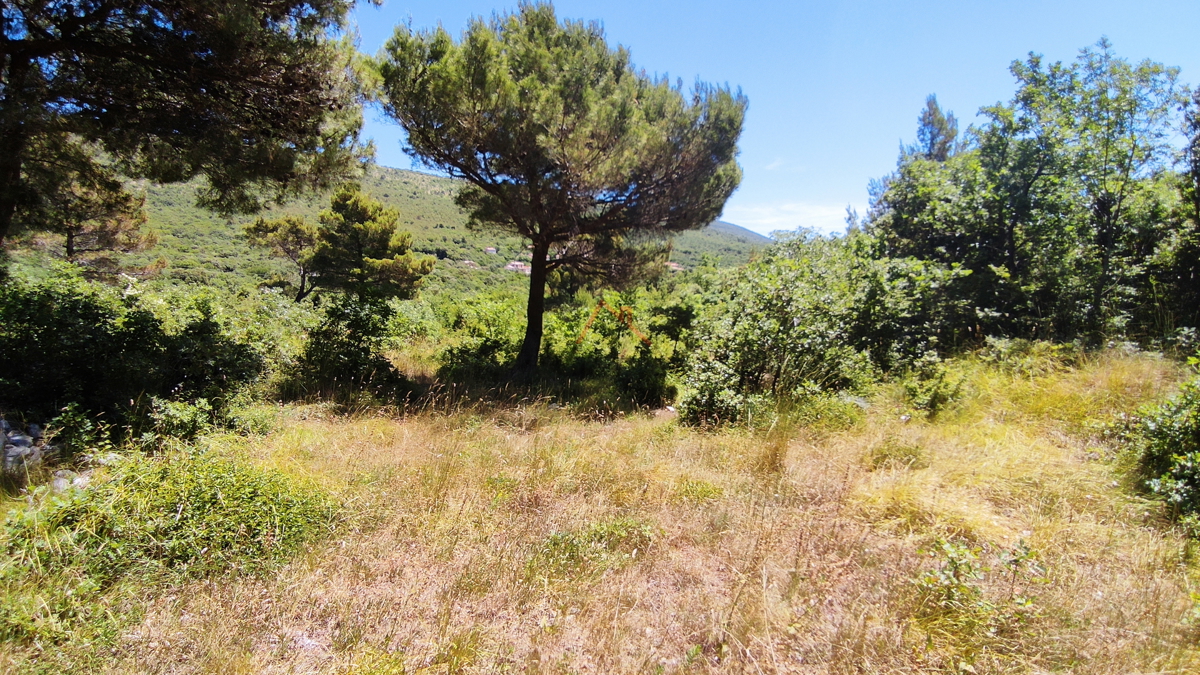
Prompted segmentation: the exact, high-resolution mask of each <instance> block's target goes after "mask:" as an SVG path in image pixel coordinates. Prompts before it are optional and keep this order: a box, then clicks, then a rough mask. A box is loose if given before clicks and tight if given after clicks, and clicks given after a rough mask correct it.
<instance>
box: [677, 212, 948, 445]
mask: <svg viewBox="0 0 1200 675" xmlns="http://www.w3.org/2000/svg"><path fill="white" fill-rule="evenodd" d="M959 274H960V273H959V272H958V271H957V270H954V269H945V268H941V267H938V266H936V265H932V264H929V263H923V262H919V261H915V260H890V259H882V260H879V259H874V258H872V251H871V240H870V238H869V237H867V236H866V235H861V234H860V235H851V236H848V237H845V238H841V239H824V238H821V237H816V236H800V237H797V238H795V239H792V240H789V241H786V242H784V243H782V244H779V245H777V246H775V247H774V248H773V249H771V250H770V251H768V253H767V254H766V255H765V256H764V257H763V258H762V259H761V260H759V261H757V262H754V263H751V264H750V265H748V266H747V267H746V268H744V269H742V270H739V271H738V272H737V273H736V274H735V275H733V276H732V277H731V278H729V279H726V280H725V282H724V288H722V289H720V290H719V291H718V292H717V293H716V294H715V297H716V298H717V299H716V300H715V301H714V302H713V303H712V304H711V305H710V306H709V307H708V308H707V309H706V310H705V311H704V312H702V314H701V316H700V317H699V319H698V320H697V322H696V328H695V330H694V331H693V333H692V334H691V337H690V339H689V343H690V344H691V345H692V352H691V356H690V358H689V361H688V365H687V367H686V369H685V373H684V378H683V381H684V394H683V398H682V400H681V401H680V405H681V407H682V408H683V410H684V415H683V419H684V421H685V422H690V423H712V422H714V421H723V422H725V421H732V422H737V421H743V420H742V418H743V417H744V414H745V411H746V410H749V409H751V408H752V407H753V406H752V405H750V404H751V403H753V401H754V400H755V399H756V398H764V397H765V398H766V399H768V400H774V401H778V402H786V401H788V400H795V399H805V398H809V397H811V396H813V395H815V394H818V393H822V392H823V393H826V394H828V393H836V392H856V391H861V390H863V389H864V388H865V387H867V386H868V385H869V384H871V383H872V382H873V381H875V380H876V379H877V378H878V377H879V375H880V374H881V373H886V372H890V371H894V370H902V369H904V368H907V367H908V366H909V365H911V364H913V363H915V362H917V361H918V360H919V359H921V358H922V357H923V356H924V355H925V354H927V353H928V352H930V351H934V352H935V353H936V350H937V349H938V348H939V343H938V337H939V334H940V333H942V332H943V331H944V330H945V329H946V328H947V327H946V325H945V323H946V321H947V319H948V317H950V316H953V315H954V314H953V312H952V311H951V310H952V308H951V307H948V306H947V305H946V303H945V302H944V301H943V300H944V299H943V297H942V296H943V292H942V291H943V289H944V287H945V285H946V283H947V282H948V281H949V280H951V279H953V278H955V277H956V276H957V275H959ZM739 411H742V412H739Z"/></svg>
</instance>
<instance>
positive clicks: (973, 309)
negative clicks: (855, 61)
mask: <svg viewBox="0 0 1200 675" xmlns="http://www.w3.org/2000/svg"><path fill="white" fill-rule="evenodd" d="M1012 73H1013V75H1014V77H1015V78H1016V80H1017V92H1016V94H1015V95H1014V97H1013V99H1012V100H1011V101H1010V102H1008V103H1004V104H997V105H994V106H989V107H985V108H983V109H982V111H981V112H982V115H983V116H984V118H985V120H984V122H983V123H982V124H980V125H979V126H976V127H972V128H970V129H968V130H967V131H966V133H965V134H964V136H963V137H962V138H957V139H956V127H955V126H954V125H951V124H949V123H948V120H952V119H953V116H952V115H950V116H947V115H944V114H943V113H942V112H941V111H940V109H939V108H938V107H937V104H936V100H935V99H932V98H931V107H930V108H929V109H928V110H927V111H926V114H923V115H922V118H921V126H920V129H919V130H918V136H919V137H921V138H931V137H937V136H939V135H941V136H948V142H946V143H942V144H941V146H940V148H941V149H940V151H938V152H933V151H931V150H929V149H928V148H924V147H922V144H920V143H918V144H917V146H915V147H912V148H908V149H906V150H905V152H904V153H902V155H901V157H900V161H899V163H898V166H897V169H896V171H895V172H894V173H892V174H890V175H889V176H886V177H885V178H884V179H883V180H881V181H878V182H875V183H874V184H873V185H872V201H871V209H870V212H869V213H868V214H867V218H866V220H865V222H864V223H863V226H864V227H865V229H866V230H867V231H869V232H871V233H872V234H874V235H875V236H876V237H877V241H878V245H879V255H881V256H888V257H915V258H919V259H921V260H927V261H930V262H934V263H939V264H951V263H957V264H960V265H961V266H962V267H963V269H965V270H969V271H970V272H971V274H969V275H962V276H960V277H957V278H956V279H954V280H953V283H952V284H951V285H950V287H949V293H948V297H950V298H952V299H954V300H956V301H957V306H958V308H959V312H960V313H959V314H958V315H957V316H956V317H955V318H956V321H955V322H954V323H955V325H956V327H957V330H958V331H959V332H960V333H962V334H963V335H964V337H968V336H969V337H973V338H974V339H975V340H981V339H982V338H983V337H985V336H992V337H1006V338H1025V339H1038V340H1053V341H1072V340H1075V339H1083V340H1085V341H1086V342H1088V343H1089V344H1090V345H1092V346H1097V345H1101V344H1103V343H1104V342H1106V341H1108V340H1111V339H1133V340H1136V341H1139V342H1143V343H1150V344H1153V345H1155V346H1161V347H1168V348H1179V349H1182V350H1184V351H1185V352H1186V351H1187V350H1189V349H1191V348H1193V347H1194V346H1195V335H1196V333H1195V331H1196V327H1197V325H1198V322H1200V295H1197V293H1200V290H1198V289H1200V284H1198V283H1197V281H1198V280H1200V200H1198V199H1197V198H1196V194H1197V186H1200V163H1198V162H1197V159H1196V156H1197V154H1196V151H1197V149H1198V148H1200V146H1198V145H1197V143H1200V122H1198V120H1200V117H1197V114H1198V112H1200V94H1196V95H1195V96H1194V97H1193V98H1192V100H1191V101H1188V100H1187V97H1186V89H1185V88H1183V87H1181V86H1180V85H1179V84H1178V82H1177V75H1178V69H1174V68H1167V67H1165V66H1163V65H1162V64H1159V63H1154V62H1151V61H1148V60H1147V61H1142V62H1140V63H1131V62H1129V61H1127V60H1125V59H1122V58H1119V57H1117V56H1116V55H1115V54H1114V53H1113V51H1112V47H1111V45H1110V44H1109V43H1108V42H1106V41H1103V40H1102V41H1101V42H1099V43H1098V44H1097V45H1096V46H1094V47H1092V48H1088V49H1085V50H1083V51H1082V52H1081V53H1080V55H1079V58H1078V59H1077V60H1076V61H1075V62H1073V63H1067V64H1064V63H1052V64H1051V63H1046V62H1044V61H1043V60H1042V59H1041V58H1040V57H1038V56H1036V55H1035V56H1030V57H1029V59H1027V60H1026V61H1023V62H1021V61H1019V62H1015V63H1014V64H1013V65H1012ZM1180 110H1183V111H1184V115H1183V116H1182V117H1180V116H1179V115H1178V112H1179V111H1180ZM1180 132H1182V135H1183V136H1184V138H1186V139H1187V143H1186V144H1185V145H1184V147H1182V148H1180V147H1176V146H1175V145H1173V141H1174V140H1175V139H1177V138H1179V136H1180ZM1179 169H1181V170H1179Z"/></svg>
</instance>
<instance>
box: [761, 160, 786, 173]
mask: <svg viewBox="0 0 1200 675" xmlns="http://www.w3.org/2000/svg"><path fill="white" fill-rule="evenodd" d="M781 166H783V159H776V160H775V161H774V162H771V163H770V164H768V165H766V166H765V167H763V168H764V169H766V170H767V171H774V170H775V169H778V168H779V167H781Z"/></svg>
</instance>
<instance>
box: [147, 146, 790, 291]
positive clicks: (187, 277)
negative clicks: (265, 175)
mask: <svg viewBox="0 0 1200 675" xmlns="http://www.w3.org/2000/svg"><path fill="white" fill-rule="evenodd" d="M141 189H142V190H144V192H145V194H146V211H147V214H148V216H149V223H148V224H147V228H148V229H151V230H153V231H155V232H156V233H157V234H158V238H159V244H158V246H156V247H155V248H153V249H151V250H149V251H145V252H143V253H140V254H137V256H135V260H134V261H135V262H136V263H138V264H143V265H144V264H149V263H151V262H153V261H154V260H156V259H158V258H160V257H161V258H163V259H164V260H165V261H166V263H167V266H166V267H165V268H164V269H163V271H162V274H161V278H162V279H164V280H167V281H170V280H178V281H182V282H188V283H204V284H217V285H221V286H230V285H237V284H240V283H242V282H246V281H258V282H261V281H267V280H269V279H271V278H272V277H275V276H278V275H283V274H286V273H287V271H288V270H287V267H286V265H285V264H284V263H283V262H282V261H280V260H276V259H272V258H269V257H268V256H267V255H266V253H265V252H264V251H261V250H257V249H254V248H251V247H250V246H248V245H247V243H246V240H245V239H244V238H243V236H242V227H243V225H244V224H245V223H247V222H249V220H250V219H249V218H234V219H232V220H230V219H225V218H221V217H219V216H216V215H213V214H212V213H210V212H208V211H205V210H203V209H200V208H197V207H196V206H195V194H194V189H195V188H194V186H192V185H144V186H142V187H141ZM363 189H364V190H365V191H366V192H367V193H369V194H370V195H371V196H373V197H375V198H377V199H379V200H380V201H382V202H383V203H385V204H386V205H388V206H391V207H394V208H396V209H397V210H399V211H400V226H401V228H402V229H404V230H407V231H409V232H412V234H413V239H414V243H413V247H414V248H415V249H416V250H418V251H421V252H424V253H428V254H430V255H435V256H437V258H438V260H439V262H438V264H437V266H436V267H435V270H434V273H433V276H432V278H431V279H430V280H429V282H428V283H427V284H426V287H427V288H428V289H430V290H435V289H437V288H439V287H445V286H447V285H449V286H454V287H459V288H463V289H464V290H465V289H466V288H470V287H476V288H477V287H480V286H483V285H492V284H494V283H496V282H497V281H501V280H509V278H510V277H513V278H512V279H511V280H512V281H517V280H518V279H517V278H516V277H519V276H520V275H519V273H513V272H508V271H505V270H504V267H505V265H507V264H508V263H509V262H511V261H514V260H521V259H522V258H523V257H527V255H528V254H527V253H526V249H525V243H524V242H522V241H521V240H520V239H518V238H516V237H510V236H504V235H499V234H493V233H489V232H478V231H470V230H468V229H467V228H466V216H465V215H464V214H463V213H462V212H461V211H460V210H459V209H458V207H456V206H455V205H454V201H453V196H454V192H455V189H456V183H455V181H454V180H452V179H449V178H443V177H439V176H432V175H429V174H424V173H419V172H415V171H405V170H402V169H392V168H387V167H373V168H372V169H371V170H370V172H369V174H368V175H367V177H366V178H365V179H364V180H363ZM325 206H328V202H327V201H326V200H325V199H323V198H322V199H312V200H309V201H307V202H305V203H297V204H294V205H291V206H289V207H287V208H285V209H282V211H284V212H289V213H302V214H304V215H306V216H308V217H310V218H315V217H316V215H317V213H318V212H319V211H320V210H321V209H322V208H324V207H325ZM770 242H771V240H770V239H768V238H767V237H764V236H762V235H759V234H756V233H754V232H751V231H750V230H747V229H745V228H742V227H738V226H737V225H733V224H731V223H726V222H721V221H718V222H716V223H714V224H713V225H712V226H710V227H707V228H705V229H703V230H700V231H695V232H687V233H684V234H682V235H679V236H678V237H677V238H676V240H675V243H674V247H673V250H672V254H671V260H672V262H674V263H678V264H679V265H682V266H683V267H685V268H691V267H694V266H696V265H698V264H700V262H701V260H702V258H703V257H704V256H706V255H708V256H713V257H714V258H715V259H716V260H717V262H718V264H719V265H721V266H731V265H738V264H741V263H744V262H746V261H747V260H748V259H749V258H750V254H751V253H752V252H753V251H754V250H756V249H761V248H763V247H764V246H766V245H768V244H769V243H770ZM490 249H495V251H494V252H491V251H490ZM464 261H469V262H464Z"/></svg>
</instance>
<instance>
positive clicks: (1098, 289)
mask: <svg viewBox="0 0 1200 675" xmlns="http://www.w3.org/2000/svg"><path fill="white" fill-rule="evenodd" d="M1092 214H1093V216H1092V217H1093V218H1094V219H1095V222H1096V248H1097V249H1099V253H1100V270H1099V274H1098V275H1097V278H1096V282H1095V286H1093V287H1092V308H1091V309H1092V311H1091V316H1089V317H1088V329H1089V330H1090V332H1091V333H1092V340H1093V341H1095V342H1096V343H1097V344H1099V343H1101V342H1102V341H1103V339H1104V314H1105V312H1104V301H1105V290H1106V289H1107V288H1108V285H1109V278H1110V277H1111V276H1112V257H1113V249H1114V248H1115V243H1116V242H1115V241H1114V240H1115V236H1116V233H1115V231H1114V230H1115V224H1114V223H1113V222H1112V221H1113V199H1112V197H1111V196H1110V195H1108V194H1107V193H1106V194H1102V195H1100V196H1099V197H1098V198H1097V199H1096V202H1095V204H1094V205H1093V207H1092Z"/></svg>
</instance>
